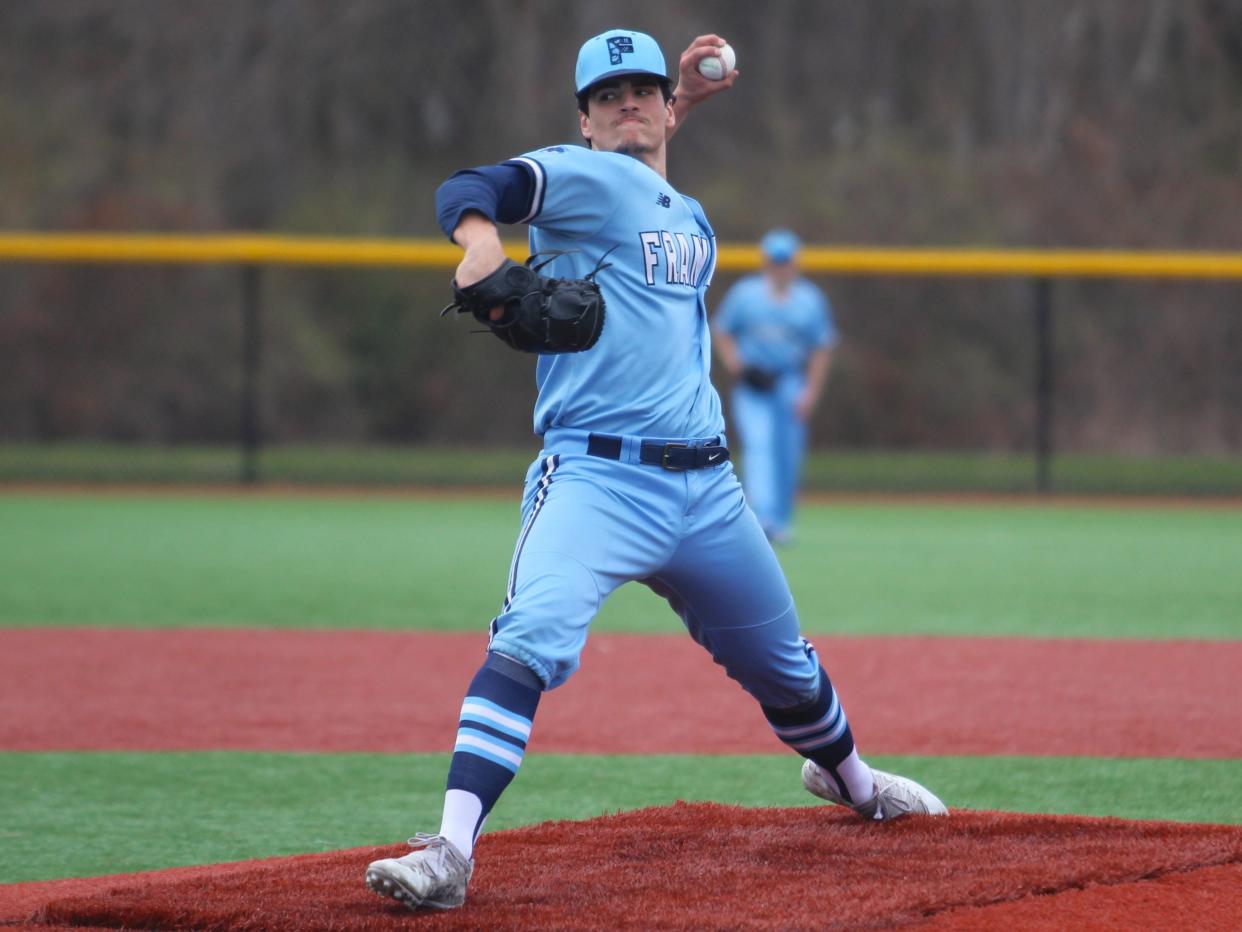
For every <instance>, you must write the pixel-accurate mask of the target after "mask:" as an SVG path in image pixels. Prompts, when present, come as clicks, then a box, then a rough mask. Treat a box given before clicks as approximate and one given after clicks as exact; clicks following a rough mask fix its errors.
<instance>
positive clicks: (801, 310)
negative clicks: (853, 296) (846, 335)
mask: <svg viewBox="0 0 1242 932" xmlns="http://www.w3.org/2000/svg"><path fill="white" fill-rule="evenodd" d="M800 248H801V243H800V242H799V240H798V237H797V236H795V235H794V234H793V233H791V232H790V231H789V230H772V231H770V232H769V233H768V234H767V235H766V236H764V238H763V240H762V242H761V243H760V250H761V251H762V253H763V258H764V268H763V271H762V273H761V274H758V275H747V276H745V277H744V278H741V279H739V280H738V282H737V283H736V284H735V285H734V286H733V287H732V288H730V289H729V291H728V293H727V294H726V295H725V298H724V301H722V302H721V304H720V309H719V311H718V312H717V314H716V318H715V322H714V325H713V336H714V338H715V342H716V349H717V352H718V353H719V354H720V358H721V361H722V362H723V363H724V365H725V368H726V369H728V370H729V374H730V375H732V376H733V377H734V380H735V386H734V389H733V395H732V402H733V408H732V412H731V413H732V417H733V423H734V424H735V425H736V426H737V429H738V433H739V434H740V435H741V439H742V450H743V452H744V454H745V457H746V461H745V464H744V469H743V470H742V479H743V481H744V483H745V485H746V497H747V499H748V500H749V502H750V507H751V508H753V509H754V510H755V514H756V515H758V517H759V523H760V524H762V525H763V529H764V531H765V532H766V533H767V535H768V537H769V539H770V540H772V541H773V542H774V543H782V542H784V541H785V540H787V539H788V536H789V527H790V523H791V521H792V520H793V512H794V503H795V500H796V498H797V494H798V484H799V481H800V479H801V476H802V462H803V459H804V457H805V455H806V441H807V424H808V422H809V421H810V418H811V414H812V413H813V412H814V410H815V406H816V405H817V404H818V403H819V398H820V395H821V394H822V393H823V390H824V383H825V382H826V381H827V378H828V369H829V366H830V365H831V359H832V350H833V348H834V347H835V346H836V344H837V342H838V339H837V328H836V324H835V322H834V321H833V316H832V306H831V305H830V304H829V303H828V298H827V296H825V295H824V293H823V292H822V291H821V290H820V289H819V288H818V287H816V286H815V285H814V284H813V283H812V282H810V281H808V280H807V279H805V278H803V277H802V276H801V275H799V274H798V252H799V250H800Z"/></svg>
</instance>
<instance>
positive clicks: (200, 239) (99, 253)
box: [0, 232, 1242, 279]
mask: <svg viewBox="0 0 1242 932" xmlns="http://www.w3.org/2000/svg"><path fill="white" fill-rule="evenodd" d="M505 247H506V249H507V251H508V252H509V254H510V255H511V256H513V257H514V258H519V259H520V258H525V256H526V244H525V243H522V242H514V241H510V242H507V243H506V244H505ZM799 258H800V261H801V264H802V267H803V269H804V270H805V271H807V272H829V273H836V274H839V275H914V276H921V275H927V276H971V277H974V276H989V277H991V276H1000V277H1016V276H1021V277H1037V278H1081V277H1097V278H1098V277H1105V278H1184V279H1242V253H1229V252H1155V251H1152V252H1140V251H1121V250H1067V249H1046V250H1041V249H890V248H866V247H839V248H838V247H829V246H807V247H806V248H804V249H803V251H802V253H801V254H800V257H799ZM460 260H461V250H460V249H459V248H458V247H457V246H454V245H453V244H452V243H449V242H447V241H445V240H441V239H364V238H344V237H315V236H277V235H267V234H233V233H218V234H217V233H202V234H162V233H151V234H135V233H26V232H9V233H0V261H6V262H65V263H79V262H84V263H95V262H116V263H125V262H131V263H146V262H156V263H186V264H189V263H192V264H201V263H213V264H220V263H227V264H239V265H350V266H407V267H422V268H452V267H453V266H455V265H456V264H457V263H458V262H459V261H460ZM759 265H760V254H759V249H758V247H756V246H750V245H730V244H720V246H719V259H718V262H717V268H719V269H720V270H721V271H745V270H748V269H755V268H758V267H759Z"/></svg>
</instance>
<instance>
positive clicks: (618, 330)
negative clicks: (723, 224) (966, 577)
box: [510, 146, 724, 438]
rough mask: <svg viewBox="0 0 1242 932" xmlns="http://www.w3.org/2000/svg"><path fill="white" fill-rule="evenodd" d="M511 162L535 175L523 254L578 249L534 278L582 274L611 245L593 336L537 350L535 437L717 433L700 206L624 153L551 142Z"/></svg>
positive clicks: (705, 232) (712, 245)
mask: <svg viewBox="0 0 1242 932" xmlns="http://www.w3.org/2000/svg"><path fill="white" fill-rule="evenodd" d="M510 164H521V165H524V166H525V167H526V168H527V169H528V170H530V171H531V172H532V173H533V175H534V182H535V184H534V192H533V195H532V198H531V205H530V213H529V214H528V215H527V216H526V217H525V218H523V222H525V223H528V224H530V249H531V252H532V253H538V252H546V251H548V250H558V249H565V250H576V251H574V252H570V253H568V254H566V255H563V256H561V257H559V258H557V259H556V260H554V261H553V262H552V263H551V265H549V266H548V267H547V268H545V269H544V270H543V274H545V275H551V276H553V277H555V278H581V277H583V276H585V275H587V274H588V273H590V271H591V270H592V269H593V268H594V267H595V265H596V263H597V262H599V261H600V259H601V258H602V257H603V256H604V254H605V253H609V250H612V252H611V253H609V254H608V258H607V260H606V261H607V262H609V263H611V267H610V268H608V269H605V270H604V271H602V272H600V273H599V276H598V279H597V280H598V281H599V284H600V288H601V290H602V291H603V294H604V300H605V302H606V313H605V320H604V329H603V333H602V334H601V335H600V339H599V342H598V343H597V344H596V345H595V346H594V347H592V348H591V349H590V350H587V351H586V352H583V353H565V354H561V355H553V356H540V357H539V362H538V366H537V369H536V380H537V383H538V386H539V399H538V401H537V402H536V404H535V433H537V434H540V435H542V434H544V433H546V432H547V431H548V430H550V429H552V428H559V427H565V428H573V429H577V430H587V431H595V432H600V433H610V434H622V435H631V436H634V435H637V436H644V437H661V438H677V437H690V438H698V437H710V436H714V435H723V433H724V418H723V416H722V415H721V407H720V398H719V397H718V396H717V394H716V390H715V389H714V388H713V387H712V384H711V381H710V379H709V369H710V365H711V337H710V335H709V331H708V324H707V305H706V300H705V293H706V291H707V287H708V285H709V283H710V282H711V277H712V272H713V271H714V269H715V265H716V240H715V234H714V233H713V232H712V228H711V226H710V225H709V224H708V222H707V217H706V216H705V215H704V213H703V208H702V207H700V206H699V204H698V202H697V201H695V200H693V199H692V198H688V197H685V196H683V195H681V194H678V193H677V191H676V190H674V189H673V187H672V186H671V185H670V184H669V183H668V182H667V181H666V180H665V179H664V178H662V177H660V175H659V173H657V172H655V171H653V170H652V169H651V168H649V167H647V165H646V164H644V163H643V162H641V161H639V160H638V159H636V158H632V157H631V156H628V155H620V154H617V153H614V152H596V151H593V150H590V149H586V148H583V147H581V146H552V147H550V148H547V149H539V150H537V151H535V152H529V153H527V154H526V155H523V156H520V157H519V158H517V159H514V160H512V162H510Z"/></svg>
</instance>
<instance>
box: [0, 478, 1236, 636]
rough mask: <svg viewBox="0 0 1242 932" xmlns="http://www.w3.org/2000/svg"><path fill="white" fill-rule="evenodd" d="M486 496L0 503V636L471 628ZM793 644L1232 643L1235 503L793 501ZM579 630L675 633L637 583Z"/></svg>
mask: <svg viewBox="0 0 1242 932" xmlns="http://www.w3.org/2000/svg"><path fill="white" fill-rule="evenodd" d="M518 525H519V518H518V510H517V500H516V495H515V496H514V497H513V498H512V499H505V498H495V497H493V498H482V499H480V498H471V497H466V496H462V497H455V498H440V499H418V498H408V497H396V496H389V497H383V496H380V497H366V496H352V497H351V496H342V495H336V496H324V497H275V498H273V497H261V496H258V497H256V496H247V495H244V494H239V495H223V494H222V495H219V496H208V497H201V496H199V497H195V496H184V497H182V496H177V495H147V496H143V495H130V494H119V495H109V494H50V493H46V494H45V493H13V492H10V493H6V494H0V526H2V527H3V528H4V529H5V533H4V534H3V535H2V536H0V579H3V580H4V585H3V586H2V587H0V625H136V626H149V627H177V626H187V625H252V626H277V627H372V628H403V627H404V628H411V629H434V630H480V629H481V628H483V627H485V626H486V624H487V623H488V621H489V620H490V619H491V617H492V615H493V614H495V612H496V611H497V609H498V607H499V604H500V600H501V597H502V595H503V592H502V590H503V586H504V580H505V578H506V576H507V572H508V563H509V559H510V554H511V548H512V546H513V541H514V539H515V537H516V533H517V530H518ZM781 560H782V562H783V564H784V565H785V567H786V572H787V574H788V576H789V579H790V584H791V586H792V588H793V590H794V594H795V596H796V597H797V599H798V604H799V610H800V614H801V617H802V620H803V626H804V629H805V630H807V631H808V632H836V633H850V634H900V633H934V634H957V635H1000V634H1004V635H1029V636H1048V637H1056V636H1098V637H1142V638H1183V637H1185V638H1223V639H1228V638H1238V637H1242V612H1240V611H1239V610H1238V606H1239V605H1242V575H1239V574H1238V573H1237V567H1239V566H1242V509H1237V508H1233V509H1229V508H1222V509H1216V510H1213V509H1210V508H1207V507H1200V508H1155V507H1142V508H1135V509H1125V508H1120V507H1113V506H1108V507H1090V506H1075V505H1070V504H1053V505H1048V506H1042V507H1041V506H1028V505H999V504H990V505H971V504H967V505H949V504H914V503H911V504H832V505H807V506H805V507H804V508H803V509H802V510H801V512H800V514H799V521H798V525H797V540H796V542H795V544H794V545H793V546H790V547H788V548H785V549H783V550H782V551H781ZM595 629H596V630H612V631H622V630H624V631H676V630H679V622H678V621H677V619H676V618H675V617H674V616H673V615H672V614H671V613H670V612H669V611H668V610H667V608H666V607H665V606H664V604H663V603H662V602H660V601H659V600H657V599H656V598H655V597H654V596H652V595H651V594H650V593H648V592H647V591H646V590H645V589H642V588H641V587H639V586H636V585H631V586H627V587H624V588H623V589H622V590H621V591H620V592H618V593H617V594H616V595H615V596H614V597H613V598H612V599H611V600H610V601H609V603H608V604H606V605H605V607H604V609H603V611H602V612H601V614H600V617H599V619H598V620H597V622H596V625H595Z"/></svg>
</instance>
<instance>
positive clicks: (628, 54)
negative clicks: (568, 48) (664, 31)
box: [574, 29, 668, 94]
mask: <svg viewBox="0 0 1242 932" xmlns="http://www.w3.org/2000/svg"><path fill="white" fill-rule="evenodd" d="M623 74H653V75H655V76H656V77H657V78H660V79H661V80H663V81H665V82H666V83H667V81H668V69H667V68H666V67H665V66H664V53H663V52H661V51H660V46H659V44H658V43H657V42H656V40H655V39H653V38H651V36H649V35H647V34H646V33H645V32H634V31H633V30H632V29H609V30H608V31H607V32H601V33H600V34H599V35H598V36H595V37H594V38H591V39H587V40H586V41H585V42H583V43H582V48H581V49H580V50H579V51H578V66H577V67H576V68H575V69H574V83H575V84H576V85H577V93H579V94H581V93H582V92H583V91H585V90H586V89H587V88H588V87H590V86H591V85H592V84H597V83H599V82H600V81H603V80H605V79H606V78H617V77H620V76H621V75H623Z"/></svg>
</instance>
